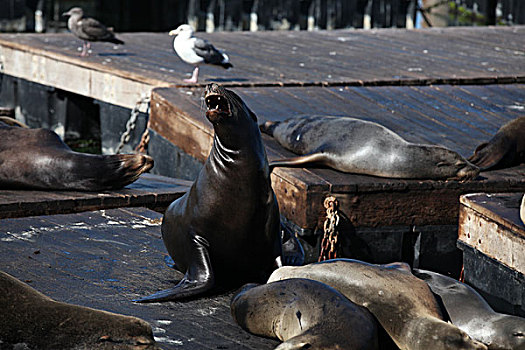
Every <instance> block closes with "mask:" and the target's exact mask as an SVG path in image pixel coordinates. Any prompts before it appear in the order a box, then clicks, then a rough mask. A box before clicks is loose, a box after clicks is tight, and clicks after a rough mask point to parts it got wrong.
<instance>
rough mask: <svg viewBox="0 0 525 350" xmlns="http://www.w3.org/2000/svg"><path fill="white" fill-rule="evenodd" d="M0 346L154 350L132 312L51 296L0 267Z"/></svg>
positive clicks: (147, 331)
mask: <svg viewBox="0 0 525 350" xmlns="http://www.w3.org/2000/svg"><path fill="white" fill-rule="evenodd" d="M0 310H2V312H1V314H2V316H1V317H0V348H2V349H4V348H7V349H10V348H12V349H42V350H44V349H53V350H61V349H135V350H139V349H140V350H146V349H151V350H153V349H159V348H158V347H157V346H155V340H154V339H153V332H152V330H151V326H150V325H149V324H148V323H147V322H146V321H143V320H141V319H140V318H137V317H132V316H124V315H119V314H114V313H111V312H107V311H102V310H95V309H92V308H89V307H84V306H78V305H72V304H66V303H62V302H59V301H55V300H53V299H51V298H49V297H47V296H45V295H44V294H42V293H40V292H38V291H36V290H35V289H33V288H31V287H30V286H28V285H27V284H25V283H23V282H21V281H20V280H18V279H16V278H14V277H13V276H11V275H9V274H7V273H5V272H2V271H0Z"/></svg>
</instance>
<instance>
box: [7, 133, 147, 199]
mask: <svg viewBox="0 0 525 350" xmlns="http://www.w3.org/2000/svg"><path fill="white" fill-rule="evenodd" d="M151 167H153V158H151V157H150V156H147V155H143V154H115V155H98V154H87V153H78V152H74V151H72V150H71V149H70V148H69V147H68V146H67V145H66V144H65V143H64V142H62V140H61V139H60V137H59V136H58V135H57V134H56V133H55V132H53V131H51V130H47V129H27V128H22V127H18V126H8V125H7V124H4V123H0V188H2V189H42V190H80V191H103V190H110V189H118V188H122V187H124V186H126V185H128V184H130V183H132V182H134V181H135V180H137V179H138V177H139V175H140V174H142V173H144V172H146V171H148V170H149V169H151Z"/></svg>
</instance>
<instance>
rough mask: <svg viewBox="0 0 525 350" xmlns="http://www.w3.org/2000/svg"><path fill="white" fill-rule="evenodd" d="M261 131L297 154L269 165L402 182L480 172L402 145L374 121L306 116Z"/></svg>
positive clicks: (428, 148) (451, 157)
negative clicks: (316, 166)
mask: <svg viewBox="0 0 525 350" xmlns="http://www.w3.org/2000/svg"><path fill="white" fill-rule="evenodd" d="M261 130H262V131H263V132H265V133H267V134H269V135H272V136H273V137H274V138H275V139H276V140H277V141H278V142H279V143H280V144H281V145H282V146H283V147H284V148H286V149H288V150H290V151H292V152H294V153H296V154H301V156H298V157H294V158H287V159H280V160H276V161H273V162H271V163H270V167H271V168H273V167H282V166H299V165H304V164H319V165H325V166H328V167H331V168H333V169H335V170H339V171H342V172H346V173H355V174H366V175H374V176H381V177H391V178H403V179H458V180H469V179H473V178H475V177H476V176H477V175H478V173H479V169H478V168H477V167H476V166H474V165H472V164H471V163H469V162H468V161H467V160H465V159H464V158H463V157H462V156H460V155H459V154H458V153H456V152H454V151H451V150H449V149H447V148H445V147H441V146H434V145H421V144H415V143H410V142H407V141H405V140H404V139H403V138H401V136H399V135H397V134H396V133H394V132H393V131H391V130H389V129H387V128H385V127H384V126H382V125H379V124H377V123H373V122H369V121H365V120H360V119H356V118H350V117H330V116H309V117H298V118H291V119H288V120H285V121H283V122H266V123H265V124H263V125H261Z"/></svg>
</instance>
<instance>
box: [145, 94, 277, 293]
mask: <svg viewBox="0 0 525 350" xmlns="http://www.w3.org/2000/svg"><path fill="white" fill-rule="evenodd" d="M204 100H205V102H206V106H207V111H206V117H207V118H208V120H209V121H210V122H211V123H212V124H213V128H214V130H215V136H214V141H213V147H212V149H211V152H210V155H209V156H208V159H207V160H206V163H205V164H204V166H203V168H202V169H201V171H200V173H199V175H198V176H197V178H196V179H195V182H194V183H193V185H192V187H191V189H190V190H189V191H188V192H187V193H186V194H185V195H184V196H182V197H180V198H179V199H177V200H176V201H175V202H173V203H172V204H171V205H170V206H169V207H168V209H167V210H166V212H165V214H164V219H163V221H162V239H163V240H164V244H165V245H166V248H167V250H168V253H169V254H170V256H171V257H172V258H173V260H174V262H175V264H176V267H177V268H178V269H179V270H180V271H183V272H184V271H185V273H186V274H185V276H184V278H183V279H182V280H181V281H180V282H179V283H178V284H177V285H176V286H175V287H173V288H171V289H167V290H164V291H161V292H158V293H155V294H153V295H151V296H148V297H145V298H142V299H139V300H136V301H137V302H157V301H168V300H177V299H181V298H186V297H190V296H195V295H198V294H202V293H203V292H205V291H208V290H210V289H211V288H212V287H214V286H215V282H216V281H217V282H218V284H230V283H227V282H232V283H236V284H239V283H245V282H254V281H260V280H262V279H263V278H264V277H266V276H268V275H269V273H270V272H271V270H272V268H273V267H274V261H275V259H276V258H277V257H279V256H280V255H281V240H280V236H279V233H280V232H279V229H280V218H279V207H278V205H277V200H276V198H275V194H274V192H273V189H272V186H271V183H270V170H269V167H268V160H267V158H266V151H265V149H264V145H263V143H262V140H261V134H260V132H259V128H258V126H257V117H256V116H255V114H254V113H253V112H252V111H251V110H250V109H249V108H248V106H246V104H245V103H244V102H243V101H242V99H241V98H240V97H239V96H237V95H236V94H235V93H234V92H232V91H230V90H226V89H224V88H222V87H221V86H219V85H217V84H210V85H208V86H207V87H206V92H205V99H204ZM265 274H266V276H264V275H265Z"/></svg>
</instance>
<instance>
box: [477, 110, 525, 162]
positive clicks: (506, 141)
mask: <svg viewBox="0 0 525 350" xmlns="http://www.w3.org/2000/svg"><path fill="white" fill-rule="evenodd" d="M524 135H525V117H518V118H516V119H514V120H511V121H510V122H508V123H506V124H505V125H503V126H502V127H501V128H500V129H499V130H498V132H497V133H496V135H494V137H492V138H491V139H490V141H489V142H484V143H482V144H481V145H479V146H478V147H476V150H475V151H474V154H473V155H471V156H470V158H469V159H468V160H469V161H471V162H472V163H473V164H475V165H477V166H478V167H479V168H480V169H481V170H494V169H503V168H509V167H512V166H516V165H520V164H522V163H525V137H524Z"/></svg>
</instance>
